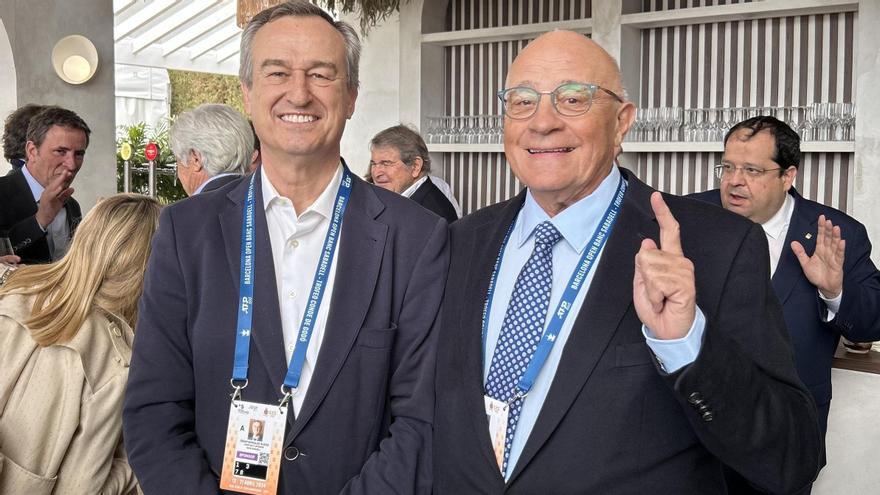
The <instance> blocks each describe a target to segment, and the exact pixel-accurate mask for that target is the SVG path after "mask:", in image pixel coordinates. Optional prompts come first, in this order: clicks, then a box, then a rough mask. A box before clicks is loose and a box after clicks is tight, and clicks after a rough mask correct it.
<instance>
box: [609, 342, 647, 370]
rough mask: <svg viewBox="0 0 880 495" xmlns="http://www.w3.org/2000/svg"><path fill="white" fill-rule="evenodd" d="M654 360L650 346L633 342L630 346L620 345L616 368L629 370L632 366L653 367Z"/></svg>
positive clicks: (617, 352) (618, 346)
mask: <svg viewBox="0 0 880 495" xmlns="http://www.w3.org/2000/svg"><path fill="white" fill-rule="evenodd" d="M653 364H654V359H653V357H652V356H651V350H650V349H648V344H646V343H644V342H633V343H630V344H618V345H617V351H616V361H615V367H617V368H627V367H630V366H642V365H653Z"/></svg>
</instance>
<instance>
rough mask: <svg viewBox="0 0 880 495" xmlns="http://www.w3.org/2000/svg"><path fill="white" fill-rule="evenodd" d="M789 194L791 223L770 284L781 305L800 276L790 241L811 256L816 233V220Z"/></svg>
mask: <svg viewBox="0 0 880 495" xmlns="http://www.w3.org/2000/svg"><path fill="white" fill-rule="evenodd" d="M790 194H791V195H792V196H793V197H794V200H795V203H794V211H793V212H792V213H791V221H790V222H789V225H788V232H787V233H786V235H785V244H784V245H783V246H782V254H781V255H780V256H779V263H777V265H776V273H774V274H773V278H772V279H771V283H772V284H773V290H774V291H775V292H776V297H777V298H779V302H780V303H781V304H785V301H786V300H787V299H788V297H789V296H790V295H791V291H792V289H793V288H794V286H795V284H796V283H797V281H798V280H799V279H800V277H801V276H802V273H803V272H802V270H801V265H800V262H798V260H797V256H795V254H794V251H792V250H791V243H792V241H798V242H800V243H801V245H802V246H804V249H805V250H806V251H807V254H810V255H812V253H813V252H814V251H815V250H816V232H817V222H818V217H817V218H810V217H809V216H807V214H806V212H805V211H804V209H803V204H804V202H803V201H802V199H803V198H801V196H800V194H798V193H797V191H795V190H794V188H792V189H791V192H790Z"/></svg>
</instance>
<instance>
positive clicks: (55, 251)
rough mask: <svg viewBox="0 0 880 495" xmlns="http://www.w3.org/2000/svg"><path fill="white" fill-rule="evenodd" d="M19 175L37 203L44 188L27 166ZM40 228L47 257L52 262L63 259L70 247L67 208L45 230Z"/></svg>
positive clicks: (60, 211)
mask: <svg viewBox="0 0 880 495" xmlns="http://www.w3.org/2000/svg"><path fill="white" fill-rule="evenodd" d="M21 173H22V174H23V175H24V178H25V180H26V181H27V183H28V186H29V187H30V188H31V194H33V196H34V201H36V202H37V203H39V202H40V198H41V197H42V196H43V191H44V190H45V188H44V187H43V186H42V185H41V184H40V183H39V182H37V179H35V178H34V176H33V175H31V172H30V170H28V168H27V165H25V166H24V167H21ZM37 225H39V222H37ZM40 228H41V229H43V232H45V233H46V242H48V244H49V255H50V256H51V257H52V261H55V260H60V259H61V258H63V257H64V255H65V254H67V249H68V248H69V247H70V228H69V227H68V226H67V208H61V210H59V211H58V213H57V214H56V215H55V218H53V219H52V221H51V222H49V225H47V226H46V227H45V228H43V226H42V225H40Z"/></svg>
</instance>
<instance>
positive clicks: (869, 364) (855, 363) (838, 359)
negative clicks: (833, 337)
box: [831, 343, 880, 375]
mask: <svg viewBox="0 0 880 495" xmlns="http://www.w3.org/2000/svg"><path fill="white" fill-rule="evenodd" d="M831 366H832V367H834V368H838V369H843V370H852V371H861V372H863V373H875V374H878V375H880V352H877V351H874V350H872V351H870V352H868V353H867V354H853V353H851V352H846V349H845V348H844V347H843V344H842V343H841V344H839V345H838V346H837V352H835V353H834V360H833V361H832V362H831Z"/></svg>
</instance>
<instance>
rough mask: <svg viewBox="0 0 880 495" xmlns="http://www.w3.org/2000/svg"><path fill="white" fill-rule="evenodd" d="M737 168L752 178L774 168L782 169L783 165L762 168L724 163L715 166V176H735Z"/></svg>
mask: <svg viewBox="0 0 880 495" xmlns="http://www.w3.org/2000/svg"><path fill="white" fill-rule="evenodd" d="M737 170H742V172H743V175H745V176H746V177H748V178H750V179H757V178H758V177H760V176H762V175H764V174H766V173H767V172H772V171H774V170H782V167H776V168H760V167H753V166H751V165H746V166H743V167H737V166H736V165H732V164H730V163H722V164H720V165H717V166H716V167H715V177H718V178H719V179H721V178H723V177H733V176H734V175H736V171H737Z"/></svg>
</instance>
